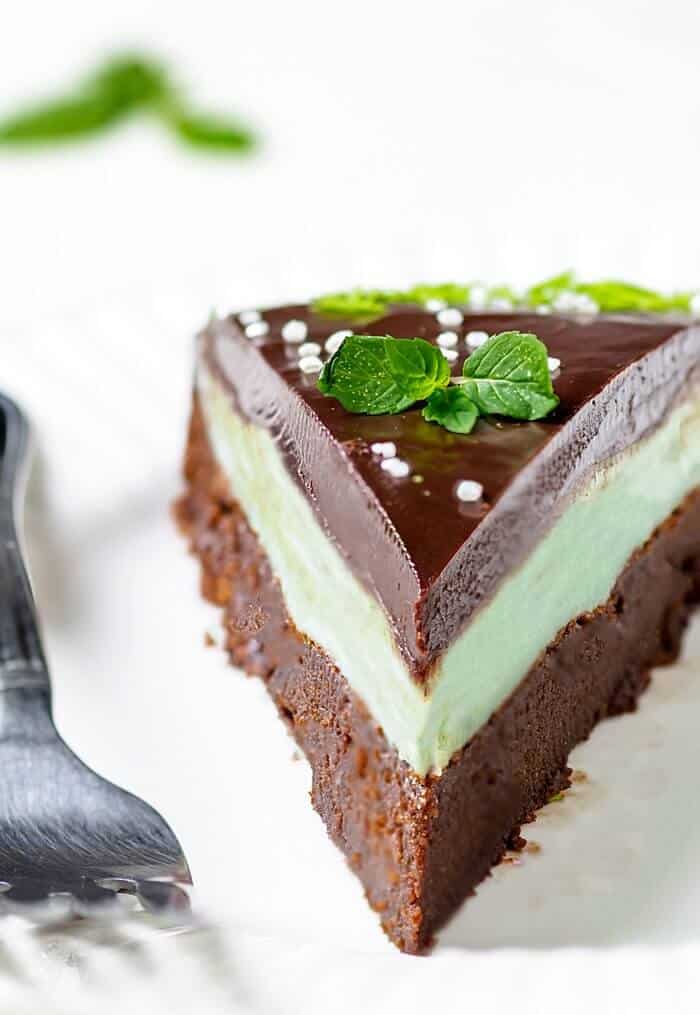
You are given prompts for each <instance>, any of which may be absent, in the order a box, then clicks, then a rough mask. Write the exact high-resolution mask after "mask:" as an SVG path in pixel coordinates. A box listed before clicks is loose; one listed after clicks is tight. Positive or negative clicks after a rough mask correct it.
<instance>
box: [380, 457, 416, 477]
mask: <svg viewBox="0 0 700 1015" xmlns="http://www.w3.org/2000/svg"><path fill="white" fill-rule="evenodd" d="M381 468H382V469H384V471H385V472H388V473H389V475H390V476H393V477H394V479H403V478H404V476H407V475H408V474H409V472H410V471H411V467H410V465H409V464H408V462H404V461H402V460H401V459H400V458H385V459H384V461H383V462H382V464H381Z"/></svg>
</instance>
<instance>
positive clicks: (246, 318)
mask: <svg viewBox="0 0 700 1015" xmlns="http://www.w3.org/2000/svg"><path fill="white" fill-rule="evenodd" d="M261 317H262V314H261V313H260V311H259V310H241V312H240V314H239V315H238V320H239V321H240V322H241V324H242V325H243V326H244V327H245V325H246V324H255V322H256V321H259V320H260V319H261Z"/></svg>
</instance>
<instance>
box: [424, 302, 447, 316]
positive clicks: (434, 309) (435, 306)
mask: <svg viewBox="0 0 700 1015" xmlns="http://www.w3.org/2000/svg"><path fill="white" fill-rule="evenodd" d="M446 306H447V304H446V303H445V301H444V300H435V299H432V300H426V301H425V309H426V310H427V311H428V313H429V314H437V313H438V311H439V310H444V309H445V307H446Z"/></svg>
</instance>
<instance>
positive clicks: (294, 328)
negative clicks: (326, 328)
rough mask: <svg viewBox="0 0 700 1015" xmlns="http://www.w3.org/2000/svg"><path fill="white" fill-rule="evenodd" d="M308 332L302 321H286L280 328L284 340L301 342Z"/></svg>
mask: <svg viewBox="0 0 700 1015" xmlns="http://www.w3.org/2000/svg"><path fill="white" fill-rule="evenodd" d="M308 333H309V329H308V328H307V326H306V324H305V323H304V322H303V321H287V323H286V324H285V326H284V327H283V328H282V338H283V339H284V340H285V342H303V341H304V339H305V338H306V336H307V335H308Z"/></svg>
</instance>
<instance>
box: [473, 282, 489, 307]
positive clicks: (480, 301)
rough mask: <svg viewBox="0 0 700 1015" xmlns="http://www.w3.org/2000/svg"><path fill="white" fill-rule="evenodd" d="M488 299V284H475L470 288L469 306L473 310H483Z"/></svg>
mask: <svg viewBox="0 0 700 1015" xmlns="http://www.w3.org/2000/svg"><path fill="white" fill-rule="evenodd" d="M487 299H488V291H487V289H486V286H483V285H473V286H472V287H471V289H470V290H469V306H470V307H471V309H472V310H483V309H484V307H485V306H486V300H487Z"/></svg>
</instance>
